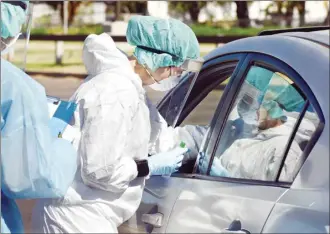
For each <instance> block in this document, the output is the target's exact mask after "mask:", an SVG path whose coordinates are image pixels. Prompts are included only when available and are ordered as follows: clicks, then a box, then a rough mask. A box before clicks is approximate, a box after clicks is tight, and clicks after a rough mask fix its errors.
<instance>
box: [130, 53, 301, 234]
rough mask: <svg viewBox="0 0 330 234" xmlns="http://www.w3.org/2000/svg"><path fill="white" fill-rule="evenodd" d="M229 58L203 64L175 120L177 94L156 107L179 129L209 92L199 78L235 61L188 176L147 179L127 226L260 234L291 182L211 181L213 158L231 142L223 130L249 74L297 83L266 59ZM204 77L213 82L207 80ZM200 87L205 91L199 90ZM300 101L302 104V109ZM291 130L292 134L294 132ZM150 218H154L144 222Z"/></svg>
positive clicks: (215, 178) (292, 74) (287, 71)
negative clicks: (133, 214)
mask: <svg viewBox="0 0 330 234" xmlns="http://www.w3.org/2000/svg"><path fill="white" fill-rule="evenodd" d="M231 56H232V57H231ZM231 56H224V57H220V58H216V59H213V60H211V61H209V62H208V63H206V64H205V69H204V70H203V71H202V72H201V74H200V76H199V77H198V78H197V80H195V81H192V82H191V83H192V86H190V88H189V89H188V91H187V95H188V98H186V99H185V100H186V102H185V103H184V104H183V105H184V107H183V109H181V110H182V111H181V112H179V114H178V115H179V116H175V115H176V114H177V110H178V109H180V108H177V106H181V105H182V104H173V105H172V104H171V103H177V102H172V101H173V98H174V100H175V99H176V98H177V99H178V100H182V97H181V98H178V97H176V95H180V94H176V93H175V90H173V92H172V93H171V94H169V95H168V96H167V97H165V99H164V100H163V102H161V103H160V106H159V107H160V113H161V114H162V115H163V116H164V117H165V118H166V119H167V120H168V123H169V124H171V125H173V126H180V124H181V123H182V122H184V119H185V118H187V116H188V115H189V114H191V112H192V111H193V109H195V107H196V105H197V104H198V103H199V102H200V101H201V99H203V98H205V96H206V95H205V93H204V92H203V90H204V89H206V90H207V89H210V87H209V86H202V83H203V82H202V79H201V78H202V77H203V74H207V71H211V70H212V69H215V71H216V72H217V70H216V69H217V68H219V67H221V66H222V65H224V64H225V63H226V62H228V59H229V60H230V58H236V60H238V61H239V62H238V65H237V66H236V69H235V71H234V72H233V73H232V74H231V75H230V76H231V78H230V79H229V82H228V84H227V85H226V88H225V90H224V92H223V95H222V97H221V99H220V102H219V104H218V106H217V108H216V111H215V114H214V116H213V118H212V120H211V121H210V123H209V127H208V128H207V132H206V134H205V135H204V136H203V143H202V144H201V146H200V151H199V155H198V158H197V160H196V163H195V166H194V168H193V170H192V172H191V173H184V172H181V173H178V174H174V175H172V177H166V178H164V177H151V178H150V179H149V180H148V181H147V184H146V190H145V194H144V196H143V201H142V203H141V206H140V208H139V210H138V212H137V215H136V216H135V217H134V218H135V219H134V220H133V222H131V224H133V226H134V225H136V227H137V226H139V227H141V228H140V229H139V231H142V230H147V231H148V232H155V233H156V232H157V233H158V232H161V233H164V232H166V233H171V232H222V231H223V230H224V229H226V228H231V230H232V231H239V230H241V229H242V230H243V231H244V232H251V233H260V232H261V231H262V229H263V225H264V224H265V222H266V220H267V217H268V215H269V214H270V212H271V210H272V208H273V207H274V205H275V203H276V201H277V200H278V199H279V198H280V197H281V195H282V194H284V193H285V191H286V190H287V188H288V187H289V185H290V183H291V182H292V181H285V182H283V181H278V178H277V177H276V178H273V179H268V180H265V179H264V178H258V177H255V178H253V179H251V178H249V177H244V176H242V175H240V176H231V177H230V176H229V177H228V176H226V177H224V176H213V175H210V169H211V166H212V163H213V161H214V158H215V157H216V156H217V154H221V153H219V152H221V151H223V149H222V148H223V145H226V144H228V142H230V141H229V139H228V135H226V134H225V133H226V129H227V130H228V129H231V128H232V127H233V125H232V124H229V123H231V122H233V121H232V120H231V119H230V118H235V112H237V111H235V108H234V106H235V105H236V104H237V100H238V99H239V98H241V96H242V95H241V91H242V87H243V85H242V84H243V82H244V81H245V80H246V79H248V77H247V76H249V74H250V73H251V71H252V74H253V73H254V75H257V76H263V75H264V73H266V74H267V73H268V74H270V75H271V76H274V75H275V74H276V75H277V76H278V75H280V76H279V77H284V80H285V81H287V80H290V79H292V80H296V79H297V75H296V74H295V72H294V71H292V69H290V67H289V66H287V65H286V64H284V63H282V62H280V61H278V60H276V59H273V58H270V57H268V56H264V55H255V54H250V55H248V56H247V57H245V55H244V54H240V55H231ZM206 68H209V69H210V70H208V69H206ZM255 68H258V69H259V71H262V73H260V74H258V69H257V70H255ZM260 69H261V70H260ZM262 69H264V70H262ZM220 71H221V70H220ZM256 71H257V72H256ZM220 73H221V72H220ZM205 77H212V76H210V74H209V76H205ZM199 79H200V80H199ZM279 81H281V79H279ZM215 85H216V86H218V85H219V84H215ZM201 86H202V88H203V90H200V88H201ZM276 86H278V85H274V87H275V88H276ZM274 87H271V88H274ZM178 89H179V88H178ZM206 93H207V92H206ZM302 99H303V97H302ZM304 101H305V100H304V99H303V100H302V103H303V102H304ZM173 113H174V114H173ZM173 116H175V117H173ZM236 118H237V114H236ZM292 126H294V125H292ZM289 130H293V127H292V129H289ZM289 132H290V131H289ZM289 142H290V141H289V138H288V139H287V142H284V143H285V144H287V143H288V144H289ZM284 148H285V147H284ZM284 148H283V150H284ZM285 152H286V150H284V151H283V158H284V159H285V156H286V153H285ZM238 155H239V154H238ZM282 168H284V167H283V165H282V166H280V167H278V168H277V171H276V173H277V174H279V175H280V174H281V172H282ZM185 172H186V171H185ZM145 214H147V215H145ZM148 214H153V215H150V216H148ZM142 216H143V217H142ZM152 218H155V220H156V221H159V222H156V221H155V220H152ZM142 220H143V221H144V222H142ZM130 221H132V220H130ZM234 221H237V222H234ZM233 222H234V223H233ZM128 223H129V222H128ZM137 223H139V224H140V225H137ZM144 223H146V224H145V226H143V225H144ZM239 223H240V224H241V225H242V226H240V225H239Z"/></svg>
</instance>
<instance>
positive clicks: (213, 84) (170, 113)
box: [158, 61, 238, 126]
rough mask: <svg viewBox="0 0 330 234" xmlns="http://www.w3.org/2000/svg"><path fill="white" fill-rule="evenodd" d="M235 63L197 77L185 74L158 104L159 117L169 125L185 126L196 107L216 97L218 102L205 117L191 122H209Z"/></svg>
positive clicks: (201, 73) (212, 68)
mask: <svg viewBox="0 0 330 234" xmlns="http://www.w3.org/2000/svg"><path fill="white" fill-rule="evenodd" d="M237 63H238V61H230V62H225V63H221V64H218V65H217V66H213V67H211V68H208V69H205V70H202V71H201V72H200V74H199V75H198V77H197V78H195V77H194V74H195V73H188V74H186V75H185V76H184V77H183V78H182V80H181V82H180V83H179V85H178V86H177V87H175V88H174V89H173V90H172V91H171V92H170V93H168V94H167V95H166V97H165V98H164V99H163V100H162V101H161V102H160V104H159V105H158V110H159V112H160V114H161V115H162V116H163V117H164V119H165V120H166V121H167V123H168V124H169V125H172V126H174V125H175V126H180V125H182V123H183V121H184V124H187V123H188V121H191V120H192V119H194V118H195V119H196V114H197V113H198V111H199V110H198V109H199V107H200V106H199V104H200V103H201V102H202V101H203V100H206V99H207V98H212V97H215V98H216V99H217V101H216V102H215V104H214V106H212V107H210V109H209V110H208V112H209V113H208V115H207V116H206V117H205V115H204V116H203V120H201V121H194V122H191V123H193V124H199V125H200V124H202V125H203V124H206V123H209V121H210V120H211V119H212V117H213V114H214V111H215V109H216V106H217V104H218V101H219V100H220V97H221V95H222V90H223V89H224V86H225V85H226V82H225V81H226V80H227V79H228V78H229V77H230V76H231V74H232V73H233V71H234V70H235V68H236V66H237ZM194 79H195V80H194ZM212 92H213V93H212ZM216 93H217V94H216ZM210 94H211V95H210ZM184 101H185V102H184ZM182 105H183V106H182ZM180 108H182V111H180ZM187 117H188V119H187ZM189 118H190V120H189ZM186 119H187V120H186Z"/></svg>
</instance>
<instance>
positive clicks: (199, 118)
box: [18, 76, 221, 232]
mask: <svg viewBox="0 0 330 234" xmlns="http://www.w3.org/2000/svg"><path fill="white" fill-rule="evenodd" d="M34 78H35V79H36V80H37V81H39V82H40V83H41V84H42V85H44V87H45V88H46V92H47V94H48V95H51V96H56V97H60V98H61V99H68V98H70V96H71V95H72V94H73V92H74V91H75V90H76V89H77V87H78V86H79V85H80V84H81V82H82V80H81V79H77V78H73V77H67V78H46V77H41V76H36V77H34ZM147 93H148V96H149V97H150V99H151V100H152V101H153V103H157V102H158V101H159V100H160V99H161V98H162V96H163V95H164V94H162V93H159V92H155V91H152V90H150V89H147ZM220 97H221V91H214V92H212V93H210V94H209V95H208V96H207V97H206V99H205V100H204V101H203V102H202V103H201V104H200V105H199V106H197V108H196V109H195V110H194V111H193V113H192V114H191V115H190V116H189V117H188V118H187V119H186V120H185V122H184V124H207V123H208V120H209V118H210V116H212V115H213V112H214V109H215V107H216V104H217V103H218V100H219V99H220ZM33 204H34V202H33V201H26V200H25V201H18V205H19V207H20V209H21V212H22V215H23V220H24V225H25V229H26V232H29V230H30V224H31V212H32V207H33Z"/></svg>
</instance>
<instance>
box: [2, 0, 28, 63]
mask: <svg viewBox="0 0 330 234" xmlns="http://www.w3.org/2000/svg"><path fill="white" fill-rule="evenodd" d="M1 2H2V3H4V2H5V3H7V4H10V5H11V6H14V7H21V8H23V9H24V10H25V13H26V15H25V21H24V23H23V24H22V25H21V29H20V32H19V33H18V34H17V35H15V36H14V37H8V38H1V42H0V44H1V57H3V58H5V59H7V60H9V61H10V62H12V63H14V64H15V65H16V66H18V67H19V68H21V69H22V70H25V67H26V59H27V49H28V45H29V40H30V31H31V24H32V13H33V4H31V3H29V2H28V1H1Z"/></svg>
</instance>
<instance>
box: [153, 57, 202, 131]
mask: <svg viewBox="0 0 330 234" xmlns="http://www.w3.org/2000/svg"><path fill="white" fill-rule="evenodd" d="M203 64H204V59H203V58H198V59H189V60H186V61H185V62H184V63H183V64H182V65H181V67H180V68H179V71H180V72H181V73H180V75H181V76H180V77H179V78H176V79H177V81H178V83H179V85H176V86H175V87H174V88H173V89H172V90H171V91H170V92H171V94H170V95H169V96H167V97H166V100H164V101H167V100H168V99H169V105H168V107H167V108H166V110H165V111H166V113H161V114H162V115H163V117H164V118H165V119H166V120H167V121H168V123H169V124H170V125H171V126H173V127H174V126H176V125H177V122H178V119H179V117H180V115H181V113H182V111H183V109H184V107H185V104H186V102H187V100H188V97H189V95H190V92H191V90H192V88H193V87H194V84H195V82H196V80H197V78H198V75H199V72H200V71H201V69H202V67H203ZM160 105H161V104H160Z"/></svg>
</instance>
